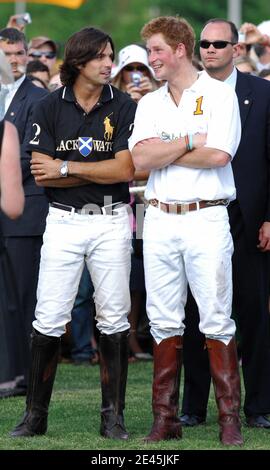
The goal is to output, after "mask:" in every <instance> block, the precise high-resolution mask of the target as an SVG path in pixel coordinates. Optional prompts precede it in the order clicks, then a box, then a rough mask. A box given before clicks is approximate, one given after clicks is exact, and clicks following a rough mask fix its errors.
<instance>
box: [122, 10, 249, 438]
mask: <svg viewBox="0 0 270 470" xmlns="http://www.w3.org/2000/svg"><path fill="white" fill-rule="evenodd" d="M142 37H143V39H144V40H146V45H147V49H148V54H149V63H150V65H151V67H152V68H153V69H154V71H155V74H156V77H157V78H158V79H160V80H167V83H166V84H165V85H164V86H163V87H161V88H160V89H159V90H157V91H155V92H153V93H149V94H147V95H146V96H145V97H143V98H142V99H141V101H140V103H139V106H138V109H137V114H136V118H135V125H134V131H133V134H132V136H131V138H130V150H131V151H132V156H133V160H134V164H135V166H136V168H137V169H139V170H150V171H151V173H150V178H149V180H148V184H147V189H146V193H145V195H146V198H147V199H148V200H149V207H148V209H147V212H146V217H145V226H144V263H145V279H146V288H147V312H148V316H149V319H150V325H151V333H152V335H153V337H154V340H155V341H154V381H153V414H154V424H153V427H152V430H151V432H150V434H149V435H148V436H147V438H146V441H148V442H151V441H159V440H162V439H171V438H180V437H181V424H180V422H179V419H178V402H179V381H180V380H179V379H180V369H181V364H182V356H181V350H182V345H183V340H182V338H183V333H184V323H183V321H184V316H185V313H184V307H185V303H186V297H187V284H188V283H189V285H190V288H191V291H192V293H193V296H194V298H195V299H196V302H197V304H198V307H199V313H200V330H201V331H202V332H203V333H204V334H205V336H206V344H207V348H208V352H209V358H210V364H211V373H212V378H213V382H214V386H215V391H216V401H217V405H218V410H219V424H220V439H221V442H222V443H223V444H225V445H241V444H242V443H243V439H242V436H241V431H240V420H239V408H240V380H239V371H238V361H237V354H236V346H235V339H234V333H235V323H234V321H233V320H232V319H231V318H230V316H231V304H232V272H231V256H232V252H233V243H232V238H231V234H230V227H229V222H228V214H227V208H226V206H227V205H228V204H229V202H230V201H231V200H233V199H235V186H234V179H233V174H232V169H231V163H230V161H231V159H232V158H233V156H234V154H235V152H236V150H237V147H238V144H239V140H240V135H241V125H240V118H239V108H238V103H237V98H236V96H235V93H234V91H233V90H232V89H231V87H229V86H228V85H226V84H224V83H222V82H219V81H216V80H214V79H211V78H210V77H209V75H208V74H206V73H205V72H201V73H198V72H197V70H195V68H194V67H193V65H192V55H193V50H194V41H195V37H194V32H193V29H192V28H191V26H190V25H189V24H188V23H187V22H186V21H185V20H184V19H181V18H176V17H160V18H155V19H154V20H152V21H150V22H149V23H148V24H146V25H145V26H144V28H143V30H142ZM219 46H220V48H224V47H232V44H231V43H230V42H228V41H221V42H220V44H219Z"/></svg>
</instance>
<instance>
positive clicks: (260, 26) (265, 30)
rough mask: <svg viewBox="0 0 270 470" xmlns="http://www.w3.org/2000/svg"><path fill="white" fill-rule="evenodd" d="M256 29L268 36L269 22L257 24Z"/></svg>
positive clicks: (269, 34) (269, 31) (269, 30)
mask: <svg viewBox="0 0 270 470" xmlns="http://www.w3.org/2000/svg"><path fill="white" fill-rule="evenodd" d="M257 28H258V30H259V31H260V33H262V34H267V35H268V36H270V20H267V21H262V23H260V24H258V26H257Z"/></svg>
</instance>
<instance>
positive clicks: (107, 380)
mask: <svg viewBox="0 0 270 470" xmlns="http://www.w3.org/2000/svg"><path fill="white" fill-rule="evenodd" d="M128 333H129V330H126V331H123V332H121V333H115V334H113V335H101V336H100V343H99V344H100V377H101V392H102V405H101V427H100V434H101V435H102V436H104V437H108V438H110V439H128V433H127V431H126V429H125V425H124V414H123V411H124V408H125V394H126V383H127V372H128V352H129V349H128Z"/></svg>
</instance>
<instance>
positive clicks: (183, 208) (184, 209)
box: [179, 202, 189, 215]
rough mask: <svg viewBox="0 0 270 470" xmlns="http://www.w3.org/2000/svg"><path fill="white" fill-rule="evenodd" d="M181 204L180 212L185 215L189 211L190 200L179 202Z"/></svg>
mask: <svg viewBox="0 0 270 470" xmlns="http://www.w3.org/2000/svg"><path fill="white" fill-rule="evenodd" d="M179 205H180V214H181V215H182V214H183V215H185V214H187V213H188V212H189V203H188V202H184V203H181V204H179Z"/></svg>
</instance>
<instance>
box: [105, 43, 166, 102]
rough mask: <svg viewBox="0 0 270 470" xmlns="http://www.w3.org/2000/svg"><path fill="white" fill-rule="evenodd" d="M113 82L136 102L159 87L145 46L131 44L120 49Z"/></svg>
mask: <svg viewBox="0 0 270 470" xmlns="http://www.w3.org/2000/svg"><path fill="white" fill-rule="evenodd" d="M112 84H113V85H114V86H115V87H116V88H118V89H119V90H121V91H125V92H126V93H128V94H129V95H130V96H131V98H132V99H133V100H135V101H136V102H138V101H139V100H140V99H141V97H142V96H144V95H145V94H146V93H148V92H149V91H153V90H155V89H156V88H157V82H156V80H155V78H154V73H153V70H152V69H151V67H150V66H149V64H148V58H147V52H146V50H145V48H144V47H142V46H138V45H136V44H130V45H129V46H126V47H124V48H123V49H121V50H120V51H119V54H118V65H117V66H116V67H114V69H113V73H112Z"/></svg>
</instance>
